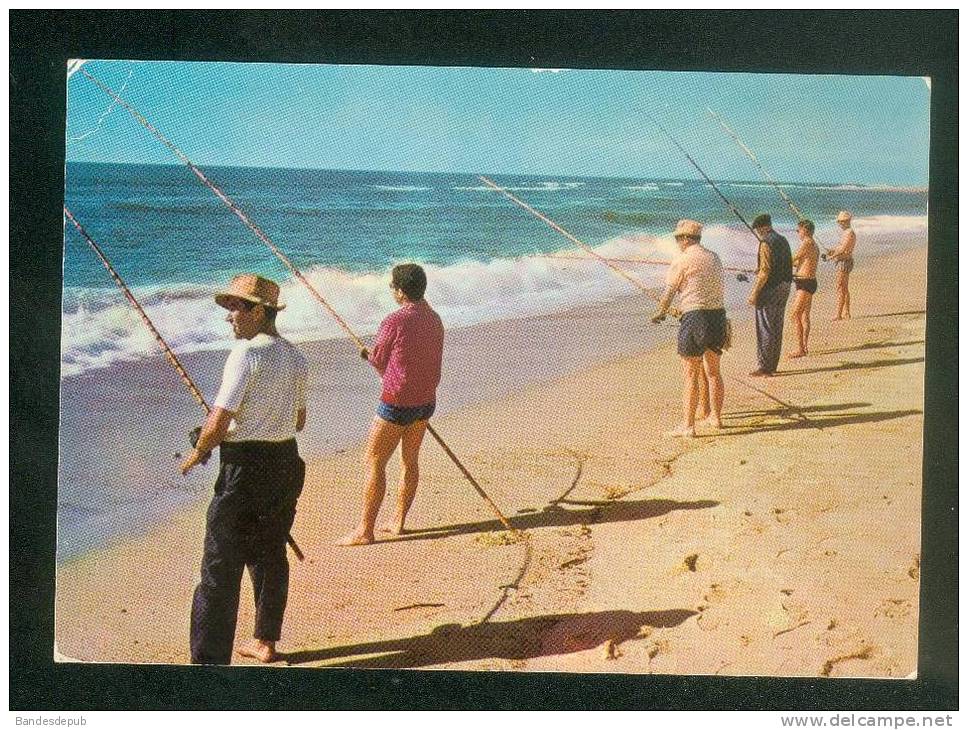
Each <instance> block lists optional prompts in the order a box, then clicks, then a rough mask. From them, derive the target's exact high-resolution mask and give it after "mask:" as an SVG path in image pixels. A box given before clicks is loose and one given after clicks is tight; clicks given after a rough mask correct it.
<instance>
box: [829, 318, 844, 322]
mask: <svg viewBox="0 0 968 730" xmlns="http://www.w3.org/2000/svg"><path fill="white" fill-rule="evenodd" d="M842 319H843V317H834V318H833V319H832V320H830V321H831V322H839V321H840V320H842Z"/></svg>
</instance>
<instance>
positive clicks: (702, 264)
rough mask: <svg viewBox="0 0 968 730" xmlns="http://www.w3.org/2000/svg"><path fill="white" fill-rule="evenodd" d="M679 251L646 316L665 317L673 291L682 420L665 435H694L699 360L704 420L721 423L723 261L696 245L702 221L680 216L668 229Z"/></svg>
mask: <svg viewBox="0 0 968 730" xmlns="http://www.w3.org/2000/svg"><path fill="white" fill-rule="evenodd" d="M673 235H674V236H675V239H676V243H677V244H679V250H680V251H681V252H682V253H681V255H680V256H678V257H676V259H675V260H674V261H673V262H672V264H671V265H670V266H669V269H668V271H667V272H666V291H665V294H664V295H663V297H662V299H661V300H660V301H659V308H658V309H657V310H656V312H655V314H654V315H653V317H652V322H653V323H655V324H658V323H659V322H661V321H662V320H663V319H665V317H666V312H667V311H668V310H669V307H670V305H671V304H672V299H673V297H674V296H675V295H676V294H677V293H678V294H679V308H680V309H681V310H682V312H683V314H682V319H681V320H680V322H679V338H678V347H677V351H678V353H679V357H681V358H682V373H683V376H684V382H683V389H682V424H681V425H680V426H679V427H678V428H677V429H675V430H674V431H670V432H669V433H667V434H666V435H667V436H677V437H681V438H692V437H693V436H695V435H696V404H697V402H698V400H699V390H700V379H701V378H702V377H703V364H704V363H705V368H706V375H707V376H708V380H709V390H710V396H711V397H710V401H711V406H712V415H711V417H710V425H711V426H713V427H714V428H717V429H719V428H722V415H723V395H724V388H723V377H722V375H721V374H720V371H719V358H720V355H722V353H723V344H724V343H725V342H726V309H725V308H724V306H723V288H724V287H723V264H722V262H721V261H720V260H719V256H717V255H716V254H715V253H713V252H712V251H710V250H709V249H708V248H705V247H704V246H702V245H700V243H699V242H700V241H701V240H702V225H701V224H700V223H698V222H696V221H693V220H681V221H679V223H678V225H676V230H675V232H674V233H673Z"/></svg>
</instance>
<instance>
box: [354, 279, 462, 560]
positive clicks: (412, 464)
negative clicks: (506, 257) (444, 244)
mask: <svg viewBox="0 0 968 730" xmlns="http://www.w3.org/2000/svg"><path fill="white" fill-rule="evenodd" d="M426 288H427V275H426V274H425V273H424V270H423V269H422V268H421V267H420V266H417V265H416V264H400V265H398V266H394V267H393V272H392V274H391V282H390V289H391V290H392V291H393V298H394V299H395V300H396V302H397V304H399V305H400V308H399V309H398V310H397V311H395V312H393V313H392V314H391V315H389V316H388V317H387V318H386V319H384V320H383V322H382V323H381V324H380V329H379V330H378V332H377V336H376V344H374V345H373V352H372V353H371V352H368V351H367V350H365V349H364V350H363V351H362V352H361V355H362V356H363V359H364V360H367V361H368V362H369V363H370V364H371V365H373V367H374V368H376V370H377V372H378V373H380V375H381V376H382V378H383V391H382V393H381V394H380V403H379V405H378V406H377V409H376V417H375V418H374V419H373V426H372V428H371V429H370V440H369V443H368V445H367V449H366V463H367V471H368V476H367V486H366V494H365V497H364V501H363V515H362V517H361V519H360V524H359V526H358V527H357V528H356V529H355V530H354V531H353V532H351V533H349V534H348V535H346V536H345V537H343V539H342V540H340V541H339V542H338V543H337V544H339V545H369V544H370V543H372V542H373V541H374V536H373V528H374V525H375V524H376V517H377V513H378V512H379V511H380V505H381V504H382V503H383V496H384V495H385V494H386V486H387V485H386V481H387V480H386V466H387V462H388V461H389V460H390V457H391V456H392V455H393V452H394V451H395V450H396V448H397V444H401V461H402V465H403V473H402V475H401V482H402V484H401V485H400V490H399V492H398V494H397V511H396V515H395V517H394V519H393V521H392V522H390V523H389V524H388V525H387V526H386V527H385V528H384V531H385V532H389V533H392V534H395V535H400V534H403V532H404V521H405V520H406V518H407V512H408V511H409V509H410V505H411V504H413V498H414V495H416V493H417V482H418V481H419V478H420V470H419V467H418V464H417V460H418V457H419V455H420V444H421V443H422V442H423V437H424V432H425V431H426V430H427V420H428V419H429V418H430V417H431V416H432V415H433V412H434V406H435V404H436V399H437V384H438V383H439V382H440V366H441V360H442V359H443V352H444V326H443V324H442V323H441V321H440V317H439V316H438V315H437V313H436V312H435V311H434V310H433V309H431V307H430V305H429V304H427V302H426V300H424V298H423V295H424V291H425V290H426Z"/></svg>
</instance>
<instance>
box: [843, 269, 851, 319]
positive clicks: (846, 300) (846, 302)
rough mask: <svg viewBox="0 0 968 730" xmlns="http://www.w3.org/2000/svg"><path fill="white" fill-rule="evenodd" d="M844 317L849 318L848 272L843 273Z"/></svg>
mask: <svg viewBox="0 0 968 730" xmlns="http://www.w3.org/2000/svg"><path fill="white" fill-rule="evenodd" d="M844 319H850V274H849V273H844Z"/></svg>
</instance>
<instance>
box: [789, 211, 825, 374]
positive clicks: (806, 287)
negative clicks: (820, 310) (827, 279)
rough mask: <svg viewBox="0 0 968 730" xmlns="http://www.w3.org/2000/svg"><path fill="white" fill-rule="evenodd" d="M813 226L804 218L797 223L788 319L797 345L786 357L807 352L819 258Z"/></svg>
mask: <svg viewBox="0 0 968 730" xmlns="http://www.w3.org/2000/svg"><path fill="white" fill-rule="evenodd" d="M814 228H815V226H814V224H813V221H809V220H807V219H805V218H804V219H803V220H802V221H800V223H798V224H797V235H798V236H799V237H800V248H798V249H797V252H796V254H795V255H794V256H793V268H794V269H795V270H796V271H795V273H794V275H793V286H794V287H796V295H795V298H794V300H793V311H792V312H790V319H791V320H792V321H793V324H794V325H795V326H796V328H797V342H798V344H799V347H798V348H797V349H796V350H794V351H793V352H791V353H790V354H789V355H788V357H803V356H804V355H806V354H807V340H809V339H810V305H811V304H812V303H813V295H814V293H815V292H816V291H817V261H818V260H819V258H820V247H819V246H817V242H816V241H814V240H813V231H814Z"/></svg>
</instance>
